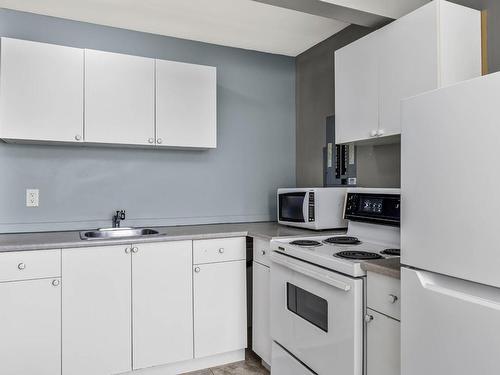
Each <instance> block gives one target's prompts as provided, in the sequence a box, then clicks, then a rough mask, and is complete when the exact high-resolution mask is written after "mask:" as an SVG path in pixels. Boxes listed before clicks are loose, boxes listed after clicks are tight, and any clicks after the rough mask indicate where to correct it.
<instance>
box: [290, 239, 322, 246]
mask: <svg viewBox="0 0 500 375" xmlns="http://www.w3.org/2000/svg"><path fill="white" fill-rule="evenodd" d="M290 245H297V246H306V247H313V246H321V243H320V242H318V241H313V240H295V241H292V242H290Z"/></svg>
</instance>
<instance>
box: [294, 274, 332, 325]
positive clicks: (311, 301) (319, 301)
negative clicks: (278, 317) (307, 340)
mask: <svg viewBox="0 0 500 375" xmlns="http://www.w3.org/2000/svg"><path fill="white" fill-rule="evenodd" d="M286 289H287V293H286V294H287V307H288V310H290V311H291V312H293V313H295V314H297V315H298V316H300V317H301V318H303V319H305V320H307V321H308V322H309V323H311V324H314V325H315V326H316V327H318V328H320V329H322V330H323V331H325V332H328V302H327V300H326V299H323V298H321V297H318V296H317V295H314V294H312V293H309V292H308V291H307V290H304V289H302V288H299V287H298V286H295V285H293V284H290V283H286Z"/></svg>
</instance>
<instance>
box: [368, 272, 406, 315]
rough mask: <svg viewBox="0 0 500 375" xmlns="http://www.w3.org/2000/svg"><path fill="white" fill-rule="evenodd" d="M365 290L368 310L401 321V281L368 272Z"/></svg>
mask: <svg viewBox="0 0 500 375" xmlns="http://www.w3.org/2000/svg"><path fill="white" fill-rule="evenodd" d="M367 290H368V291H367V294H368V297H367V299H368V301H367V302H368V307H369V308H370V309H373V310H376V311H378V312H380V313H382V314H385V315H387V316H390V317H391V318H394V319H397V320H401V280H399V279H396V278H394V277H389V276H385V275H381V274H379V273H375V272H368V275H367Z"/></svg>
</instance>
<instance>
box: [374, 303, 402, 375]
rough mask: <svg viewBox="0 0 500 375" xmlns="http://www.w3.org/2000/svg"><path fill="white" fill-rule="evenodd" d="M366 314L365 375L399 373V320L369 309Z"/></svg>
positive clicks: (393, 374) (397, 374) (395, 374)
mask: <svg viewBox="0 0 500 375" xmlns="http://www.w3.org/2000/svg"><path fill="white" fill-rule="evenodd" d="M367 314H368V315H369V316H370V317H371V319H372V320H371V321H370V322H369V323H368V327H367V331H366V339H367V347H368V350H367V356H366V358H367V368H368V371H367V375H400V367H401V361H400V353H401V349H400V347H399V346H400V341H401V340H400V336H401V334H400V332H401V322H399V321H397V320H395V319H393V318H389V317H388V316H385V315H383V314H380V313H378V312H376V311H375V310H371V309H367Z"/></svg>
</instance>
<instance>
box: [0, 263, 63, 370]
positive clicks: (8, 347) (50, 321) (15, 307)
mask: <svg viewBox="0 0 500 375" xmlns="http://www.w3.org/2000/svg"><path fill="white" fill-rule="evenodd" d="M0 261H1V260H0ZM60 281H61V279H60V278H53V279H39V280H24V281H15V282H3V283H0V301H2V302H1V303H2V307H1V308H0V332H1V339H0V374H4V375H27V374H37V375H57V374H60V373H61V287H60Z"/></svg>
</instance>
